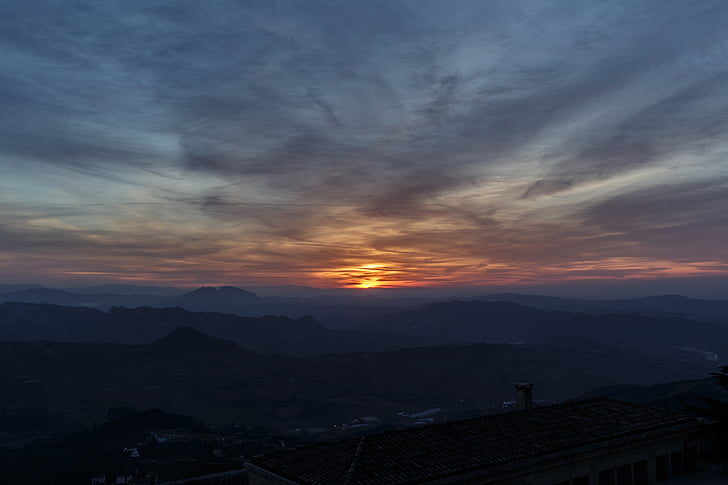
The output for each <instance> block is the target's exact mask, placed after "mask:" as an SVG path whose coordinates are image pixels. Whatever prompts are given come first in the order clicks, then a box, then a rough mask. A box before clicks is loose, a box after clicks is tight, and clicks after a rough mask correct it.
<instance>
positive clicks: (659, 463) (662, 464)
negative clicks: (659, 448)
mask: <svg viewBox="0 0 728 485" xmlns="http://www.w3.org/2000/svg"><path fill="white" fill-rule="evenodd" d="M655 471H656V472H657V473H656V474H657V481H658V482H663V481H665V480H669V479H670V455H660V456H658V457H657V460H655Z"/></svg>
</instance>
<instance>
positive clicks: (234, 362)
mask: <svg viewBox="0 0 728 485" xmlns="http://www.w3.org/2000/svg"><path fill="white" fill-rule="evenodd" d="M711 370H714V365H713V364H712V363H707V362H704V361H703V362H683V361H679V360H676V359H672V358H668V357H663V356H656V355H649V354H644V353H641V352H636V351H633V350H629V349H619V348H616V347H613V346H606V345H601V344H597V343H594V342H589V341H587V340H583V339H582V340H579V341H570V340H569V339H566V340H561V341H554V342H550V343H545V344H541V345H528V346H523V345H505V344H473V345H464V346H440V347H428V348H414V349H402V350H395V351H387V352H377V353H374V352H359V353H350V354H331V355H324V356H310V357H290V356H280V355H260V354H256V353H253V352H249V351H244V350H240V349H237V348H236V347H235V346H234V344H232V343H231V342H226V341H224V340H221V339H218V338H213V337H211V336H209V335H204V334H200V333H199V332H198V331H197V330H194V329H191V328H182V329H176V330H173V331H172V332H170V333H169V334H168V335H167V336H165V337H163V338H161V339H159V340H157V341H156V342H153V343H151V344H149V345H121V344H90V343H60V342H0V409H2V410H3V416H4V417H5V418H6V419H4V420H0V423H7V425H8V426H10V425H13V426H16V428H17V423H19V422H20V421H19V420H20V418H23V419H24V421H23V422H26V423H28V426H27V429H26V430H25V431H27V433H46V432H52V431H54V430H56V431H57V430H61V429H71V428H74V427H78V426H80V425H83V424H85V425H90V424H91V423H93V422H94V421H96V420H102V419H103V417H104V416H105V415H106V412H107V410H108V409H110V408H118V407H130V408H158V409H162V410H166V411H170V412H175V413H182V414H185V415H190V416H194V417H197V418H200V419H203V420H205V421H207V422H209V423H211V424H214V425H222V424H227V423H230V422H231V421H235V422H237V423H246V424H254V425H265V426H273V427H276V428H278V429H282V428H287V427H300V426H324V427H326V428H329V427H332V425H333V424H334V423H342V422H346V421H347V420H350V419H353V418H355V417H358V416H359V417H360V416H379V417H382V418H385V417H394V416H395V415H396V414H397V413H399V412H414V411H417V410H422V409H429V408H435V407H439V408H443V409H455V408H458V409H462V408H469V409H475V408H483V407H491V408H493V407H496V406H498V407H500V405H501V404H502V402H503V401H504V400H511V399H512V398H513V395H514V391H513V383H514V382H518V381H521V380H523V379H528V380H529V381H530V382H533V383H534V384H535V387H534V393H535V396H536V398H537V399H546V400H561V399H567V398H571V397H573V396H576V395H578V394H582V393H584V392H587V391H588V390H589V389H592V388H595V387H602V386H607V385H614V384H618V383H629V384H655V383H658V382H662V381H664V380H677V379H681V380H688V379H697V378H700V377H703V376H705V375H707V374H708V373H709V372H710V371H711ZM16 418H17V419H16ZM14 423H15V424H14ZM14 429H15V428H14ZM16 431H17V430H16ZM16 431H14V432H13V433H11V434H10V435H2V433H3V432H5V433H10V431H8V430H5V429H0V438H3V436H6V437H15V438H17V434H18V433H19V432H20V431H17V432H16ZM25 431H24V432H25Z"/></svg>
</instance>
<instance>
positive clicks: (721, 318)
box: [0, 285, 728, 329]
mask: <svg viewBox="0 0 728 485" xmlns="http://www.w3.org/2000/svg"><path fill="white" fill-rule="evenodd" d="M261 290H262V291H264V292H265V293H266V294H273V293H276V294H278V295H289V296H263V297H261V296H258V295H256V293H255V292H252V291H247V290H244V289H240V288H236V287H231V286H225V287H220V288H213V287H203V288H198V289H196V290H192V291H186V292H182V290H181V289H179V288H165V287H137V286H133V285H106V286H98V287H89V288H79V289H75V290H74V291H70V290H59V289H50V288H43V287H40V286H38V285H0V303H1V302H26V303H50V304H55V305H66V306H88V307H94V308H99V309H102V310H105V311H106V310H108V309H109V308H111V307H112V306H124V307H127V308H135V307H140V306H150V307H157V308H164V307H175V306H179V307H182V308H185V309H188V310H191V311H207V312H224V313H234V314H236V315H241V316H257V317H260V316H264V315H286V316H288V317H291V318H299V317H302V316H305V315H313V316H315V317H316V319H317V320H319V321H320V322H322V323H323V324H324V325H326V326H327V327H329V328H342V329H345V328H352V327H355V326H358V325H361V324H362V323H363V322H366V321H371V320H373V319H376V318H379V317H383V316H385V315H387V314H389V313H392V312H395V311H397V310H412V309H414V308H416V307H418V306H421V305H424V304H427V303H430V302H432V301H433V299H422V298H415V297H406V298H405V297H403V298H398V297H396V296H386V297H385V296H382V295H385V294H386V293H383V291H384V290H381V291H379V292H376V293H369V292H366V291H361V292H357V291H354V290H351V289H342V290H341V291H334V290H322V289H318V288H308V287H270V288H261ZM398 294H400V293H399V292H397V291H393V292H392V293H391V295H398ZM292 295H305V296H292ZM453 299H454V298H448V299H440V300H434V301H440V302H446V301H451V300H453ZM465 300H466V301H486V302H510V303H517V304H520V305H523V306H527V307H532V308H537V309H540V310H546V311H561V312H569V313H589V314H595V315H599V314H616V313H620V314H621V313H639V314H641V315H646V316H652V317H661V318H667V317H675V318H685V319H688V320H695V321H702V322H713V323H724V324H728V301H726V300H701V299H694V298H687V297H684V296H678V295H662V296H650V297H643V298H633V299H620V300H584V299H573V298H557V297H549V296H540V295H525V294H517V293H500V294H495V295H483V296H480V297H477V298H466V299H465Z"/></svg>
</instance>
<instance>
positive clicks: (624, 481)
mask: <svg viewBox="0 0 728 485" xmlns="http://www.w3.org/2000/svg"><path fill="white" fill-rule="evenodd" d="M633 483H634V482H633V481H632V465H624V466H620V467H617V485H633Z"/></svg>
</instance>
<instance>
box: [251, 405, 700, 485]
mask: <svg viewBox="0 0 728 485" xmlns="http://www.w3.org/2000/svg"><path fill="white" fill-rule="evenodd" d="M706 426H707V425H705V424H704V423H703V422H702V421H701V420H699V419H697V418H694V417H691V416H687V415H683V414H678V413H674V412H671V411H668V410H665V409H660V408H653V407H647V406H640V405H636V404H630V403H626V402H622V401H616V400H612V399H604V398H596V399H587V400H580V401H570V402H565V403H561V404H555V405H552V406H543V407H536V408H531V409H523V410H520V411H514V412H509V413H503V414H494V415H488V416H483V417H479V418H475V419H468V420H464V421H457V422H450V423H442V424H434V425H430V426H423V427H419V428H411V429H405V430H397V431H389V432H384V433H378V434H371V435H365V436H361V437H356V438H350V439H345V440H341V441H334V442H328V443H322V444H318V445H314V446H308V447H305V448H300V449H297V450H293V451H284V452H279V453H274V454H270V455H264V456H259V457H255V458H253V459H252V460H251V462H250V463H248V464H247V465H248V471H249V479H250V485H270V484H278V485H293V484H306V485H324V484H326V485H328V484H345V485H374V484H382V485H384V484H387V485H395V484H456V483H457V484H481V483H482V484H498V485H502V484H514V485H643V484H651V483H655V482H661V481H665V482H666V481H668V480H670V479H671V478H672V477H677V476H680V475H684V474H686V473H691V472H692V471H695V470H697V469H698V467H699V460H700V456H701V447H702V446H704V439H703V434H704V432H705V429H706Z"/></svg>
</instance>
